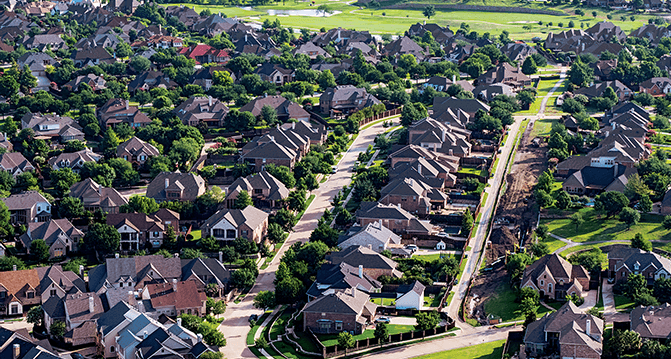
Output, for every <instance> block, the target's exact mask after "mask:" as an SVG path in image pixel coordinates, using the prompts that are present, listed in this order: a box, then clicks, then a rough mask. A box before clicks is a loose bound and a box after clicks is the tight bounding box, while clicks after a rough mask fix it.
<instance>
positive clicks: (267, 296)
mask: <svg viewBox="0 0 671 359" xmlns="http://www.w3.org/2000/svg"><path fill="white" fill-rule="evenodd" d="M275 305H276V303H275V292H271V291H269V290H262V291H260V292H259V294H257V295H256V297H254V308H258V309H266V308H275Z"/></svg>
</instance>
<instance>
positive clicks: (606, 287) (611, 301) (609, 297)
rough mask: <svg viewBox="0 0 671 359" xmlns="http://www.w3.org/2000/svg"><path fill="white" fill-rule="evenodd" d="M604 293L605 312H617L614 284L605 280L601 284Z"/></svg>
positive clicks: (609, 313)
mask: <svg viewBox="0 0 671 359" xmlns="http://www.w3.org/2000/svg"><path fill="white" fill-rule="evenodd" d="M601 292H602V294H603V314H604V315H611V314H615V313H617V309H615V294H613V285H612V284H610V283H608V281H606V280H604V281H603V283H602V284H601Z"/></svg>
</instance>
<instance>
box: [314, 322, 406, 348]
mask: <svg viewBox="0 0 671 359" xmlns="http://www.w3.org/2000/svg"><path fill="white" fill-rule="evenodd" d="M387 329H389V335H392V334H398V333H407V332H410V331H413V330H415V328H414V326H412V325H400V324H387ZM374 332H375V330H374V329H367V330H366V331H364V332H363V333H362V334H359V335H355V336H354V340H361V339H368V338H374V337H375V336H374V335H373V334H374ZM317 337H318V338H319V340H320V341H321V342H322V344H324V345H325V346H327V347H328V346H331V345H336V344H338V335H337V334H318V335H317Z"/></svg>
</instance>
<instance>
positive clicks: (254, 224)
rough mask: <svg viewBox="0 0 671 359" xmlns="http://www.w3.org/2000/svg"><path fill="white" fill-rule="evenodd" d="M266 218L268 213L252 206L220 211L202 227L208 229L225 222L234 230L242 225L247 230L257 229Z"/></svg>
mask: <svg viewBox="0 0 671 359" xmlns="http://www.w3.org/2000/svg"><path fill="white" fill-rule="evenodd" d="M267 218H268V213H266V212H264V211H262V210H260V209H257V208H255V207H253V206H247V207H245V209H222V210H219V211H217V213H215V214H213V215H212V216H211V217H210V218H208V219H207V221H205V223H203V224H202V226H203V227H208V228H209V227H212V226H214V225H215V224H217V223H219V222H221V221H222V220H226V221H228V222H229V223H230V224H232V225H233V226H234V227H236V228H238V227H240V226H241V225H243V224H245V225H247V226H249V228H258V227H259V226H260V225H261V224H262V223H263V222H264V221H265V220H266V219H267Z"/></svg>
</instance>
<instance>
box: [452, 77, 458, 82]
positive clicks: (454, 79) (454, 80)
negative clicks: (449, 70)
mask: <svg viewBox="0 0 671 359" xmlns="http://www.w3.org/2000/svg"><path fill="white" fill-rule="evenodd" d="M455 82H457V75H452V83H455Z"/></svg>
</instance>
